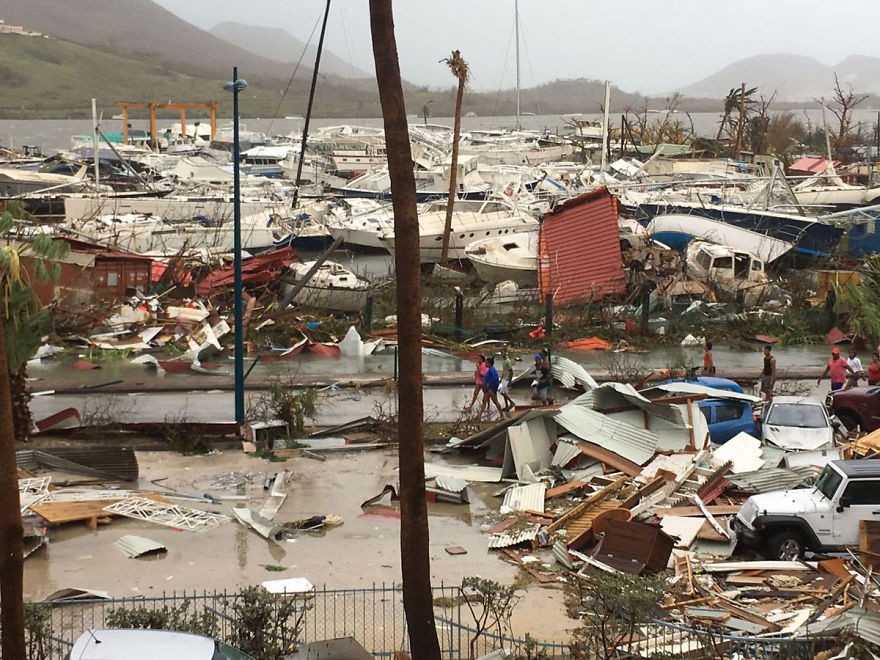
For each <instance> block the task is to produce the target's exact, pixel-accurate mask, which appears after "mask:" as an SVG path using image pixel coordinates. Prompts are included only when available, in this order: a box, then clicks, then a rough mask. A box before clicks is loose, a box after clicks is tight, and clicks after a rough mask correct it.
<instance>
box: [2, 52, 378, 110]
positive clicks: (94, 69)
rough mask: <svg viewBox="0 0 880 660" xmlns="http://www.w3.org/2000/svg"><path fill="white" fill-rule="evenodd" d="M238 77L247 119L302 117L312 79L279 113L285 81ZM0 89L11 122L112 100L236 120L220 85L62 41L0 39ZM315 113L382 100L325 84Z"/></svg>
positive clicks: (373, 106)
mask: <svg viewBox="0 0 880 660" xmlns="http://www.w3.org/2000/svg"><path fill="white" fill-rule="evenodd" d="M231 69H232V67H230V76H229V77H231V76H232V70H231ZM240 75H241V77H243V78H245V79H247V80H248V82H249V84H250V86H249V87H248V88H247V89H246V90H245V91H243V92H242V93H241V94H240V95H239V101H240V103H241V106H242V114H243V115H246V116H257V117H259V116H264V117H268V116H273V115H274V114H275V113H276V111H277V112H278V115H280V116H286V115H303V114H304V113H305V110H306V103H307V94H308V81H306V80H296V81H294V83H293V85H292V86H291V89H290V91H289V92H288V94H287V97H286V98H285V101H284V103H283V104H282V105H281V107H280V108H279V105H278V104H279V100H280V99H281V92H282V90H283V89H284V88H285V87H286V85H287V81H279V80H267V79H260V78H253V77H251V76H248V75H247V72H246V71H241V72H240ZM0 84H2V86H3V91H2V93H0V118H6V119H11V118H25V119H46V118H64V117H86V116H89V114H90V113H91V101H90V99H91V98H92V97H94V98H96V99H98V105H99V107H101V108H104V109H105V114H106V110H107V109H108V108H112V106H113V103H114V102H115V101H158V102H165V101H168V100H174V101H219V102H221V103H222V104H223V106H221V111H220V113H221V115H223V116H227V117H228V116H231V111H232V108H231V106H232V100H231V96H230V95H229V94H228V93H226V92H224V91H223V88H222V86H223V80H220V79H214V80H212V79H206V78H195V77H193V76H189V75H185V74H181V73H178V72H177V71H175V70H174V69H173V68H172V67H171V65H169V64H167V63H161V62H151V61H148V60H145V59H132V58H128V57H123V56H120V55H113V54H110V53H106V52H104V51H98V50H94V49H91V48H87V47H85V46H80V45H77V44H74V43H71V42H68V41H61V40H59V39H44V38H40V37H25V36H21V35H15V34H3V35H0ZM316 110H317V114H319V115H323V116H340V117H342V116H356V115H358V114H366V115H367V116H371V115H372V116H376V115H378V114H379V102H378V94H375V93H371V92H370V91H363V90H360V91H358V90H353V89H345V88H342V87H341V86H339V85H329V86H328V85H324V86H323V87H322V89H321V90H320V92H319V94H318V97H317V98H316ZM114 112H115V110H114ZM169 116H174V114H173V113H171V114H169ZM191 116H197V114H196V113H195V112H193V113H191Z"/></svg>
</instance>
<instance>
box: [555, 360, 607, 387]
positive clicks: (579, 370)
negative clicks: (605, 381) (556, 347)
mask: <svg viewBox="0 0 880 660" xmlns="http://www.w3.org/2000/svg"><path fill="white" fill-rule="evenodd" d="M550 373H551V374H552V376H553V378H554V379H555V380H556V382H557V383H559V384H560V385H561V386H562V387H565V388H568V389H570V390H571V389H574V387H575V385H581V386H583V388H584V389H586V390H591V389H593V388H594V387H599V383H597V382H596V381H595V379H594V378H593V377H592V376H591V375H590V374H589V373H587V370H586V369H584V368H583V367H582V366H581V365H579V364H578V363H577V362H575V361H574V360H569V359H568V358H564V357H554V358H553V361H552V362H551V363H550Z"/></svg>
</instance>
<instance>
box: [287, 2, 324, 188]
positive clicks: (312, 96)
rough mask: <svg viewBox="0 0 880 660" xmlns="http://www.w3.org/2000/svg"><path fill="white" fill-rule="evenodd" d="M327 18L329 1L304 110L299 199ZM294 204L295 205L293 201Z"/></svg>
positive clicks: (297, 184)
mask: <svg viewBox="0 0 880 660" xmlns="http://www.w3.org/2000/svg"><path fill="white" fill-rule="evenodd" d="M328 16H330V0H327V7H326V9H324V22H323V23H322V24H321V36H320V37H319V38H318V54H317V55H316V56H315V69H314V70H313V71H312V88H311V89H310V90H309V107H308V108H307V109H306V121H305V124H304V125H303V136H302V144H301V145H300V148H299V163H297V165H296V192H295V193H294V195H296V197H299V182H300V179H301V178H302V171H303V161H304V160H305V158H306V140H307V139H308V135H309V121H310V120H311V118H312V104H313V103H314V102H315V86H316V85H317V83H318V67H319V66H320V65H321V51H322V50H324V32H326V30H327V17H328ZM294 203H296V201H295V200H294Z"/></svg>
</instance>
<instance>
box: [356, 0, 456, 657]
mask: <svg viewBox="0 0 880 660" xmlns="http://www.w3.org/2000/svg"><path fill="white" fill-rule="evenodd" d="M370 31H371V33H372V38H373V58H374V59H375V61H376V80H377V82H378V84H379V100H380V102H381V104H382V116H383V117H384V119H385V144H386V149H387V152H388V171H389V174H390V176H391V192H392V201H393V209H394V262H395V268H396V270H397V331H398V347H399V355H400V363H401V365H403V366H402V368H401V370H400V376H399V378H398V383H397V401H398V411H399V428H400V429H402V430H403V432H402V433H401V434H400V436H399V438H398V448H399V449H398V451H399V458H400V517H401V521H400V566H401V573H402V577H403V609H404V612H405V613H406V622H407V628H408V632H409V639H410V649H411V650H412V657H413V658H416V659H417V660H440V644H439V642H438V640H437V628H436V624H435V622H434V608H433V601H432V594H431V559H430V555H429V552H428V507H427V504H426V500H425V463H424V429H423V423H424V420H423V405H422V380H421V379H422V346H421V333H422V323H421V291H420V286H419V285H420V281H421V273H420V269H419V223H418V214H417V212H416V182H415V175H414V174H413V161H412V152H411V151H410V144H409V131H408V129H407V123H406V106H405V104H404V100H403V86H402V83H401V79H400V64H399V62H398V60H397V41H396V40H395V37H394V17H393V14H392V9H391V0H370Z"/></svg>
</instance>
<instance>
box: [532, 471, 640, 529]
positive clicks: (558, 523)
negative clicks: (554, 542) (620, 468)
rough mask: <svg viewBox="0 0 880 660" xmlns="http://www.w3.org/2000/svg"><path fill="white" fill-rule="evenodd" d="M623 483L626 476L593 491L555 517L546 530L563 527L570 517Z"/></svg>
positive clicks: (612, 491)
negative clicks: (571, 507)
mask: <svg viewBox="0 0 880 660" xmlns="http://www.w3.org/2000/svg"><path fill="white" fill-rule="evenodd" d="M625 483H626V477H620V478H619V479H617V480H615V481H614V483H613V484H611V485H610V486H606V487H605V488H603V489H602V490H600V491H598V492H595V493H593V494H592V495H590V496H589V497H588V498H587V499H585V500H584V501H583V502H581V503H580V504H578V505H577V506H576V507H574V508H573V509H571V510H570V511H567V512H566V513H564V514H563V515H562V516H561V517H559V518H557V519H556V520H555V521H554V522H553V524H552V525H550V526H549V527H548V528H547V531H548V532H555V531H556V530H557V529H561V528H563V527H565V525H566V524H567V523H568V521H569V520H571V519H572V518H577V517H580V516H581V514H582V513H583V512H584V511H586V510H587V509H589V508H590V507H591V506H593V505H594V504H596V502H601V501H602V500H604V499H607V498H609V497H611V496H612V495H614V494H615V493H617V492H618V491H619V490H620V489H621V488H623V486H624V484H625Z"/></svg>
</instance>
